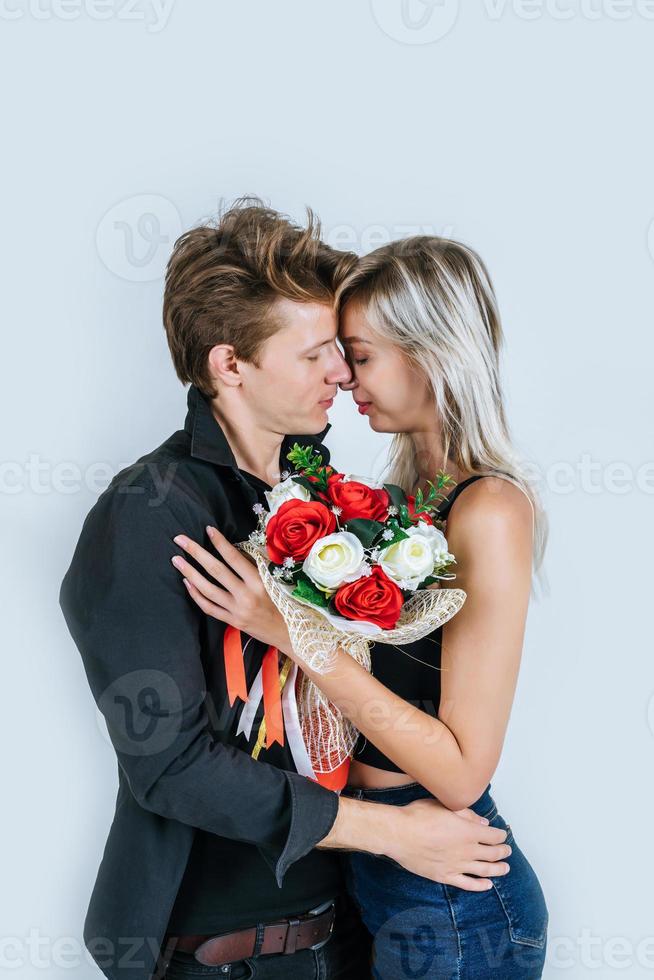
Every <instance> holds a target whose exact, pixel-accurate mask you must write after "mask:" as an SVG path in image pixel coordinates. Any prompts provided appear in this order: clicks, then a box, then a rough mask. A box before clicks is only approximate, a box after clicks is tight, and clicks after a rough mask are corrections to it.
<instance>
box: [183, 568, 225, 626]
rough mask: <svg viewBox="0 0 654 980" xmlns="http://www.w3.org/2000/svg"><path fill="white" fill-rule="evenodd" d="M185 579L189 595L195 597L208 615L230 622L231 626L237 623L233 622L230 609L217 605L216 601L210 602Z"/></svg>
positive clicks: (194, 600) (194, 599)
mask: <svg viewBox="0 0 654 980" xmlns="http://www.w3.org/2000/svg"><path fill="white" fill-rule="evenodd" d="M183 581H184V585H185V586H186V589H187V591H188V593H189V595H190V596H191V598H192V599H193V602H195V603H196V604H197V605H198V606H199V607H200V609H201V610H202V612H204V613H206V614H207V616H211V618H212V619H219V620H220V621H221V622H223V623H228V624H229V625H230V626H234V625H235V624H234V623H233V622H232V617H231V616H230V613H229V610H228V609H225V608H224V607H223V606H219V605H217V604H216V603H215V602H210V601H209V600H208V599H205V597H204V596H203V595H202V593H201V592H198V590H197V589H196V588H195V586H194V585H193V584H192V583H191V582H189V581H188V579H184V580H183Z"/></svg>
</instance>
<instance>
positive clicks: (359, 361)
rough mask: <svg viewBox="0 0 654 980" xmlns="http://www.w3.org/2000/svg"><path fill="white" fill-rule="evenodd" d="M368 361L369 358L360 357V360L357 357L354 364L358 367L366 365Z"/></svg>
mask: <svg viewBox="0 0 654 980" xmlns="http://www.w3.org/2000/svg"><path fill="white" fill-rule="evenodd" d="M367 361H368V358H367V357H359V358H356V357H355V358H354V363H355V364H357V365H360V364H366V362H367Z"/></svg>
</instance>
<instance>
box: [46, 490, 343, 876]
mask: <svg viewBox="0 0 654 980" xmlns="http://www.w3.org/2000/svg"><path fill="white" fill-rule="evenodd" d="M172 496H173V494H172V493H170V492H169V493H168V494H167V498H168V499H166V500H165V501H164V502H161V501H160V500H158V495H157V492H156V490H155V488H154V486H152V487H148V486H133V485H128V486H126V485H114V484H112V485H111V486H110V487H108V488H107V490H105V492H104V493H103V494H102V495H101V497H100V498H99V499H98V501H97V502H96V504H95V505H94V507H93V508H92V509H91V511H90V512H89V514H88V515H87V517H86V520H85V522H84V525H83V528H82V532H81V535H80V538H79V541H78V543H77V546H76V549H75V552H74V555H73V558H72V561H71V564H70V567H69V569H68V571H67V572H66V575H65V577H64V579H63V582H62V585H61V590H60V594H59V603H60V606H61V609H62V612H63V614H64V617H65V620H66V623H67V626H68V629H69V631H70V633H71V635H72V637H73V639H74V641H75V644H76V645H77V648H78V650H79V652H80V654H81V657H82V661H83V664H84V670H85V672H86V676H87V679H88V682H89V685H90V687H91V691H92V694H93V698H94V700H95V702H96V704H97V706H98V708H99V709H100V711H101V712H102V715H103V717H104V719H105V722H106V725H107V729H108V732H109V736H110V738H111V742H112V745H113V747H114V749H115V752H116V755H117V758H118V764H119V766H120V768H121V769H122V771H123V773H124V775H125V777H126V779H127V783H128V785H129V788H130V791H131V793H132V795H133V796H134V798H135V799H136V801H137V802H138V803H139V804H140V806H142V807H143V808H145V809H146V810H151V811H152V812H154V813H157V814H160V815H161V816H163V817H167V818H168V819H171V820H179V821H180V822H182V823H185V824H189V825H190V826H193V827H197V828H200V829H202V830H205V831H208V832H210V833H214V834H218V835H220V836H222V837H228V838H232V839H234V840H239V841H246V842H249V843H251V844H253V845H255V846H256V847H257V848H258V849H259V851H260V853H261V855H262V857H263V858H264V860H265V861H266V863H267V864H268V866H269V867H270V868H271V869H272V871H273V872H274V874H275V879H276V881H277V884H278V886H279V887H280V888H281V887H282V880H283V877H284V874H285V872H286V871H287V869H288V868H289V866H290V865H291V864H292V863H293V862H295V861H297V860H298V859H299V858H301V857H303V856H304V855H305V854H307V853H308V852H309V851H310V850H311V849H312V848H313V847H314V846H315V845H316V843H317V842H318V841H320V840H321V839H322V838H323V837H325V836H326V834H327V833H328V832H329V830H330V829H331V827H332V825H333V823H334V821H335V819H336V814H337V812H338V803H339V800H338V794H337V793H336V792H334V791H333V790H329V789H327V788H325V787H323V786H320V785H319V784H318V783H316V782H314V781H312V780H309V779H307V778H305V777H304V776H300V775H299V774H298V773H296V772H290V771H285V770H282V769H279V768H277V767H276V766H272V765H270V764H268V763H265V762H261V761H259V760H255V759H252V758H251V756H250V755H249V754H248V753H247V752H244V751H242V750H240V749H237V748H236V747H235V746H231V745H226V744H223V743H221V742H219V741H217V740H216V739H214V738H213V736H212V734H211V731H210V730H208V727H207V726H208V716H207V713H206V709H205V706H204V699H205V695H206V681H205V675H204V671H203V668H202V659H201V644H200V636H201V632H202V621H203V617H204V613H202V612H201V610H200V609H198V607H197V606H195V604H194V603H193V602H192V600H191V599H190V597H189V596H188V595H187V593H186V589H185V587H184V584H183V582H182V576H181V575H180V574H179V572H178V571H177V570H176V569H175V568H174V566H173V565H172V564H171V560H170V559H171V558H172V556H173V555H175V554H183V552H182V551H181V549H179V548H178V547H177V546H176V545H175V543H174V541H173V540H172V539H173V537H174V536H175V535H177V534H179V533H184V534H187V535H190V536H192V537H195V539H196V540H200V541H201V540H203V538H204V528H203V527H200V526H199V524H200V519H199V517H198V516H197V515H194V513H193V509H192V508H190V507H188V506H185V505H184V504H183V503H180V501H179V500H178V501H175V500H174V499H171V497H172ZM177 496H178V497H179V496H181V495H179V494H177ZM195 525H198V526H195Z"/></svg>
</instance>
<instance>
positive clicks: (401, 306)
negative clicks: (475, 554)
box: [336, 235, 548, 582]
mask: <svg viewBox="0 0 654 980" xmlns="http://www.w3.org/2000/svg"><path fill="white" fill-rule="evenodd" d="M350 300H356V301H357V303H360V304H361V306H362V308H363V310H364V311H365V313H366V316H367V319H368V320H369V323H370V327H371V329H372V330H373V331H374V332H376V333H377V334H378V335H379V336H380V337H382V338H384V339H385V340H387V341H389V342H390V343H392V344H394V345H397V346H399V347H400V348H401V349H402V351H403V352H404V354H405V356H406V357H407V358H408V360H409V362H410V363H411V364H412V365H413V366H414V367H415V368H416V369H417V370H418V371H419V372H420V373H421V374H422V376H423V377H425V378H426V379H427V381H428V383H429V384H430V386H431V388H432V390H433V393H434V397H435V402H436V406H437V410H438V413H439V415H440V421H441V426H442V435H443V443H444V456H443V461H442V464H441V465H442V468H443V469H444V470H447V462H448V460H453V461H454V462H455V463H456V465H457V467H459V468H460V469H461V470H463V471H464V472H469V473H489V472H490V473H495V472H497V473H498V475H499V474H500V473H505V474H509V475H510V477H511V479H512V480H513V481H514V482H515V483H516V484H517V485H518V486H519V487H521V489H522V490H523V491H524V492H525V493H526V494H527V496H528V498H529V500H530V501H531V503H532V506H533V511H534V558H533V568H534V570H535V571H538V572H539V577H540V574H542V573H540V569H541V566H542V563H543V558H544V554H545V546H546V543H547V538H548V521H547V515H546V514H545V512H544V510H543V508H542V506H541V503H540V500H539V498H538V494H537V493H536V491H535V489H534V488H533V487H532V486H531V484H530V483H529V482H528V481H527V478H526V476H525V475H524V473H523V469H524V467H523V464H522V460H521V459H520V457H519V456H518V454H517V453H516V451H515V449H514V447H513V445H512V442H511V436H510V434H509V428H508V425H507V421H506V415H505V410H504V403H503V397H502V390H501V386H500V372H499V355H500V350H501V347H502V345H503V343H504V337H503V333H502V327H501V323H500V316H499V311H498V308H497V301H496V298H495V293H494V290H493V286H492V283H491V280H490V277H489V275H488V272H487V270H486V267H485V265H484V263H483V262H482V260H481V258H480V257H479V256H478V255H477V253H476V252H475V251H473V249H471V248H469V247H468V246H467V245H463V244H461V243H460V242H456V241H452V240H451V239H447V238H440V237H436V236H430V235H418V236H414V237H412V238H406V239H403V240H400V241H396V242H391V243H390V244H388V245H383V246H382V247H381V248H377V249H375V251H374V252H371V253H370V254H369V255H366V256H364V257H363V258H361V259H360V260H359V262H358V263H357V265H356V266H355V267H354V268H353V269H352V271H351V272H350V273H349V275H347V276H346V277H345V279H344V280H343V282H342V283H341V284H340V286H339V288H338V290H337V293H336V302H337V305H338V307H339V308H340V309H341V310H342V308H343V306H344V305H345V303H347V302H348V301H350ZM386 469H387V470H388V478H387V482H389V483H395V484H397V485H398V486H400V487H402V489H403V490H405V492H407V493H413V489H414V487H415V486H416V483H417V481H418V479H419V473H418V468H417V466H416V454H415V447H414V444H413V440H412V438H411V436H410V435H409V434H408V433H404V432H400V433H397V434H396V435H395V436H394V437H393V440H392V442H391V447H390V455H389V460H388V464H387V467H386ZM541 582H542V580H541Z"/></svg>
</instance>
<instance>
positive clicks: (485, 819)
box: [480, 817, 490, 824]
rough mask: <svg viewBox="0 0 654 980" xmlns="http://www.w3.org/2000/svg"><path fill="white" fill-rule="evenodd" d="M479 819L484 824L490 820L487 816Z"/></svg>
mask: <svg viewBox="0 0 654 980" xmlns="http://www.w3.org/2000/svg"><path fill="white" fill-rule="evenodd" d="M480 819H481V822H482V823H486V824H488V823H490V820H488V818H487V817H481V818H480Z"/></svg>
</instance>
